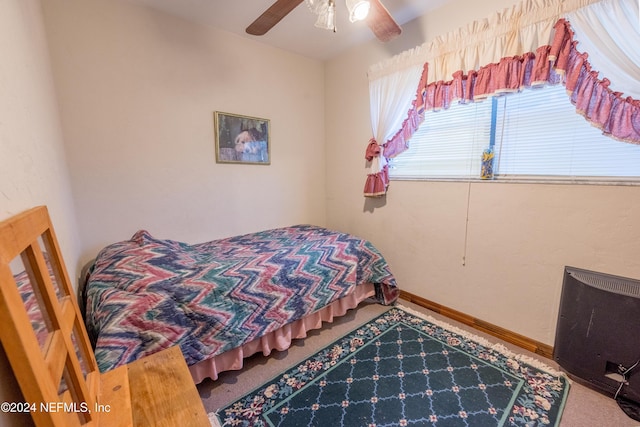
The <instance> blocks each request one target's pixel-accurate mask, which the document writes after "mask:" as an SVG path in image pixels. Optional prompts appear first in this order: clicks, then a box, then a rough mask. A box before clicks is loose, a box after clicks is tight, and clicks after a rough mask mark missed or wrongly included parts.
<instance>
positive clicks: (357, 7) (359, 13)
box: [346, 0, 371, 22]
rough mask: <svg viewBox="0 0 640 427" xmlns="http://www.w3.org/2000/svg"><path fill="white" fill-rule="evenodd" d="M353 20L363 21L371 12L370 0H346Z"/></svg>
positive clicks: (350, 17) (350, 18)
mask: <svg viewBox="0 0 640 427" xmlns="http://www.w3.org/2000/svg"><path fill="white" fill-rule="evenodd" d="M346 3H347V9H348V10H349V20H350V21H351V22H356V21H362V20H363V19H365V18H366V17H367V15H368V14H369V8H370V7H371V4H370V3H369V1H368V0H346Z"/></svg>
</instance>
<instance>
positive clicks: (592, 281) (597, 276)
mask: <svg viewBox="0 0 640 427" xmlns="http://www.w3.org/2000/svg"><path fill="white" fill-rule="evenodd" d="M567 272H568V273H569V274H570V275H571V276H573V277H575V278H576V279H577V280H579V281H581V282H582V283H584V284H585V285H589V286H591V287H594V288H596V289H600V290H603V291H607V292H613V293H616V294H619V295H626V296H630V297H635V298H640V281H636V280H631V279H625V278H622V277H617V276H610V275H607V274H602V273H593V272H589V271H583V270H573V269H569V268H567Z"/></svg>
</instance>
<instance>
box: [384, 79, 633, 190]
mask: <svg viewBox="0 0 640 427" xmlns="http://www.w3.org/2000/svg"><path fill="white" fill-rule="evenodd" d="M409 144H410V147H409V149H408V150H407V151H405V152H404V153H402V154H400V155H399V156H397V157H396V158H394V159H392V160H391V162H390V171H389V175H390V177H391V178H392V179H414V178H447V179H456V178H458V179H470V178H471V179H473V178H478V179H479V177H480V167H481V160H482V152H483V150H485V149H488V148H491V149H493V151H494V155H495V156H494V163H493V171H494V177H495V179H498V180H507V179H531V178H533V179H560V180H563V179H565V180H594V179H596V180H604V179H610V178H613V179H615V180H636V179H637V180H640V145H635V144H629V143H624V142H619V141H614V140H612V139H611V138H610V137H607V136H604V135H602V132H601V131H600V130H599V129H597V128H595V127H593V126H591V125H590V124H589V122H587V121H586V120H585V119H584V118H583V117H581V116H580V115H579V114H577V113H576V110H575V107H574V106H573V104H571V102H570V100H569V97H568V96H567V94H566V92H565V88H564V86H562V85H557V86H545V87H543V88H536V89H526V90H524V91H522V92H518V93H511V94H507V95H503V96H497V97H493V98H489V99H486V100H484V101H481V102H475V103H471V104H468V105H465V104H456V105H454V106H452V107H451V108H449V109H448V110H443V111H429V112H427V113H426V114H425V120H424V122H423V123H422V125H421V126H420V128H419V129H418V130H417V131H416V133H415V134H414V135H413V136H412V138H411V140H410V142H409Z"/></svg>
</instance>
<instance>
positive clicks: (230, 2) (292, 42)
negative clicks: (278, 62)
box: [131, 0, 446, 60]
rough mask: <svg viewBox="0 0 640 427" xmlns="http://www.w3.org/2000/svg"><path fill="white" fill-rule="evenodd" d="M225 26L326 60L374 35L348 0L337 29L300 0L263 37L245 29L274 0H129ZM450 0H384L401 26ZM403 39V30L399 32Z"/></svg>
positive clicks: (340, 11)
mask: <svg viewBox="0 0 640 427" xmlns="http://www.w3.org/2000/svg"><path fill="white" fill-rule="evenodd" d="M131 1H134V2H137V3H142V4H145V5H147V6H150V7H153V8H156V9H160V10H163V11H165V12H168V13H171V14H173V15H177V16H180V17H183V18H184V19H187V20H191V21H194V22H199V23H201V24H205V25H210V26H213V27H216V28H218V29H222V30H226V31H229V32H232V33H235V34H238V35H239V36H241V37H245V38H248V39H253V40H256V41H260V42H263V43H266V44H269V45H271V46H274V47H278V48H281V49H284V50H287V51H290V52H294V53H298V54H301V55H305V56H307V57H310V58H315V59H320V60H326V59H329V58H331V57H332V56H334V55H336V54H338V53H340V52H341V51H343V50H345V49H347V48H349V47H352V46H354V45H357V44H360V43H364V42H366V41H369V40H373V39H374V36H373V34H372V33H371V31H370V30H369V28H368V27H367V25H366V24H365V23H364V22H356V23H351V22H349V19H348V16H347V15H348V13H347V7H346V5H345V2H344V0H337V1H336V8H337V24H336V27H337V32H335V33H334V32H332V31H328V30H322V29H319V28H316V27H315V26H314V23H315V15H313V13H311V11H310V10H309V9H308V7H307V6H306V4H304V3H302V4H300V6H298V7H297V8H296V9H295V10H294V11H293V12H291V13H290V14H289V15H287V16H286V17H285V18H284V19H283V20H282V21H280V22H279V23H278V24H277V25H276V26H275V27H274V28H272V29H271V30H270V31H269V32H267V34H265V35H263V36H251V35H249V34H247V33H246V32H245V28H247V26H248V25H249V24H251V22H253V21H254V20H255V19H256V18H257V17H258V16H260V14H262V12H264V11H265V10H266V9H267V8H268V7H269V6H271V4H272V3H273V2H274V1H275V0H131ZM445 1H446V0H382V2H383V4H384V5H385V6H386V7H387V9H388V10H389V12H390V13H391V15H392V16H393V17H394V18H395V20H396V22H398V24H399V25H400V26H402V25H403V24H405V23H407V22H409V21H411V20H413V19H414V18H416V17H418V16H421V15H423V14H425V13H426V12H428V11H429V10H433V9H435V8H437V7H439V6H441V5H442V4H443V3H445ZM399 37H400V38H401V37H402V35H400V36H399Z"/></svg>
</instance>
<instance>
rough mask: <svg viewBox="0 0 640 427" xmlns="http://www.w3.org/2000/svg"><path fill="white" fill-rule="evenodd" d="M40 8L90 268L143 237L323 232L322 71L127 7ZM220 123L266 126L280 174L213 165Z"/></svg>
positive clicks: (60, 3) (90, 3)
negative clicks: (300, 229) (237, 118)
mask: <svg viewBox="0 0 640 427" xmlns="http://www.w3.org/2000/svg"><path fill="white" fill-rule="evenodd" d="M43 7H44V15H45V24H46V28H47V36H48V40H49V43H50V46H51V52H52V63H53V68H54V76H55V82H56V86H57V88H58V91H59V102H60V106H61V111H62V119H63V128H64V134H65V144H66V147H67V150H68V160H69V167H70V172H71V177H72V183H73V189H74V193H75V197H76V205H77V215H78V225H79V228H80V231H81V236H82V241H83V260H87V259H88V258H90V257H93V256H95V255H96V252H97V250H99V249H100V248H101V247H103V246H104V245H106V244H108V243H111V242H114V241H116V240H121V239H127V238H129V237H130V236H131V235H132V234H133V233H134V232H135V231H137V230H138V229H141V228H145V229H147V230H149V232H151V233H152V234H153V235H155V236H157V237H160V238H171V239H176V240H181V241H187V242H192V243H195V242H202V241H206V240H211V239H214V238H219V237H224V236H229V235H234V234H240V233H246V232H251V231H257V230H261V229H266V228H272V227H278V226H284V225H290V224H294V223H302V222H306V223H315V224H319V225H324V223H325V184H324V174H325V167H324V163H325V154H324V153H325V150H324V146H323V144H324V68H323V64H322V63H321V62H319V61H314V60H310V59H306V58H303V57H300V56H297V55H293V54H289V53H286V52H283V51H280V50H277V49H273V48H270V47H267V46H266V45H263V44H260V43H256V42H252V41H247V40H245V39H242V38H240V37H237V36H235V35H231V34H229V33H226V32H222V31H218V30H215V29H213V28H209V27H206V26H200V25H197V24H194V23H191V22H187V21H184V20H182V19H180V18H176V17H174V16H171V15H168V14H165V13H162V12H158V11H155V10H152V9H150V8H147V7H144V6H139V5H137V4H134V3H132V2H128V1H118V0H109V1H105V0H55V1H45V2H43ZM216 110H218V111H224V112H230V113H237V114H243V115H249V116H256V117H261V118H267V119H270V120H271V138H272V148H271V158H272V161H271V165H269V166H264V165H228V164H216V162H215V154H214V132H213V112H214V111H216Z"/></svg>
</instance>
